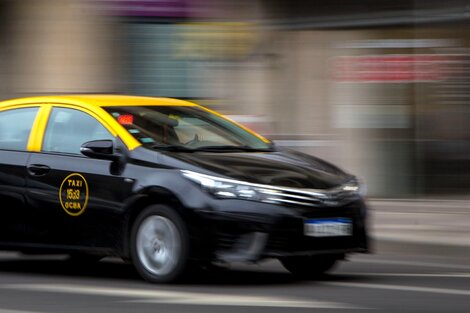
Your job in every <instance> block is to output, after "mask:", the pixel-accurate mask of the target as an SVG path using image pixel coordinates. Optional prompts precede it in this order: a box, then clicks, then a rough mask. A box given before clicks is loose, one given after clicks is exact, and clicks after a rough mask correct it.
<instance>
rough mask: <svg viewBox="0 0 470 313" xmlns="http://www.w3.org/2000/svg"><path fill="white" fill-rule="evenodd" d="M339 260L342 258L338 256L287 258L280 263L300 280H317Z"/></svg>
mask: <svg viewBox="0 0 470 313" xmlns="http://www.w3.org/2000/svg"><path fill="white" fill-rule="evenodd" d="M339 259H341V257H340V256H338V255H316V256H296V257H286V258H282V259H279V261H281V263H282V265H283V266H284V267H285V268H286V269H287V270H288V271H289V272H291V273H292V274H294V275H296V276H298V277H300V278H316V277H320V276H322V275H323V274H325V273H326V272H328V271H329V270H331V269H332V268H333V267H334V266H335V264H336V263H337V261H338V260H339Z"/></svg>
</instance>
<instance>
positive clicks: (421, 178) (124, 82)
mask: <svg viewBox="0 0 470 313" xmlns="http://www.w3.org/2000/svg"><path fill="white" fill-rule="evenodd" d="M0 9H1V15H2V17H3V18H2V19H1V22H0V23H1V25H2V28H1V29H2V30H1V31H0V48H2V49H0V56H1V57H2V58H1V60H0V82H1V84H0V92H1V96H2V98H8V97H12V96H20V95H25V94H38V93H77V92H78V93H81V92H111V93H132V94H140V95H151V96H157V95H158V96H169V97H179V98H189V99H196V100H197V101H199V102H200V103H201V104H205V105H208V106H211V107H212V108H215V109H218V110H221V111H222V112H224V113H226V114H230V115H233V117H234V118H236V119H238V120H240V121H241V122H245V123H247V124H249V126H250V127H252V128H254V129H255V130H258V131H260V132H262V133H263V134H265V135H267V136H268V137H270V138H273V139H275V140H276V141H277V142H278V144H279V145H283V146H288V147H293V148H295V149H300V150H303V151H305V152H307V153H311V154H315V155H317V156H320V157H323V158H326V159H328V160H331V161H332V162H335V163H339V164H341V165H342V166H343V167H344V168H345V169H347V170H348V171H351V172H353V173H357V174H359V176H361V177H362V178H364V180H365V181H366V182H367V183H368V186H369V188H368V189H369V191H370V194H371V195H372V196H381V197H415V196H423V195H426V196H429V195H436V196H443V195H445V196H448V195H459V196H465V195H466V190H467V188H468V187H470V162H469V161H470V160H469V157H468V156H469V155H470V154H469V153H468V152H470V126H469V125H470V94H469V91H468V90H469V88H467V87H468V84H469V80H468V77H469V76H470V68H469V67H468V64H470V63H469V62H468V60H469V59H470V57H469V48H470V36H469V34H468V32H466V29H468V27H469V26H470V23H469V21H468V16H469V15H468V14H467V13H469V12H467V13H466V10H468V8H467V6H466V5H465V3H463V2H462V1H457V0H449V1H447V2H446V3H440V2H438V1H435V0H430V1H417V0H415V1H408V0H395V1H391V0H367V1H351V2H345V1H339V0H330V1H298V0H297V1H287V0H270V1H267V0H256V1H248V0H242V1H236V0H224V1H211V0H158V1H157V0H145V1H142V0H23V1H12V0H3V1H0Z"/></svg>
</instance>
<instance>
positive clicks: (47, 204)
mask: <svg viewBox="0 0 470 313" xmlns="http://www.w3.org/2000/svg"><path fill="white" fill-rule="evenodd" d="M100 139H112V140H118V139H117V138H116V137H114V136H113V135H112V134H111V133H110V132H109V131H108V130H107V129H106V128H105V127H104V126H103V124H102V123H101V122H100V121H99V120H97V119H96V118H95V117H94V116H92V115H90V114H89V113H88V112H84V111H82V110H78V109H73V108H68V107H53V108H52V111H51V114H50V117H49V120H48V123H47V127H46V130H45V133H44V139H43V142H42V148H41V152H40V153H32V155H31V157H30V158H29V161H28V169H29V176H28V184H27V185H28V187H27V198H28V202H29V203H30V205H31V206H32V207H33V208H34V210H35V216H36V218H35V221H34V224H33V225H34V228H35V232H36V233H37V236H36V238H35V242H38V243H42V244H51V245H59V246H65V247H70V246H77V247H78V246H81V247H92V248H103V247H113V246H115V245H117V244H118V241H119V236H117V234H119V233H120V230H121V229H120V227H121V224H122V221H120V220H119V216H120V212H121V208H122V203H123V202H124V200H125V199H126V198H127V197H128V196H129V194H130V192H131V187H132V184H130V183H129V182H128V180H125V179H124V178H123V177H122V176H121V175H120V174H119V173H116V172H115V171H114V170H113V168H114V165H113V163H112V161H108V160H98V159H92V158H88V157H85V156H84V155H82V154H81V153H80V146H81V145H82V144H83V143H84V142H87V141H90V140H100Z"/></svg>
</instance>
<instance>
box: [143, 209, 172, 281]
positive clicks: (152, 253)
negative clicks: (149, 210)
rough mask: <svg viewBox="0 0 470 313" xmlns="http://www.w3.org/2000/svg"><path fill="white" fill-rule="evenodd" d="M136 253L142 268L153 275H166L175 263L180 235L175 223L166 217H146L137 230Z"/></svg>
mask: <svg viewBox="0 0 470 313" xmlns="http://www.w3.org/2000/svg"><path fill="white" fill-rule="evenodd" d="M136 244H137V255H138V257H139V260H140V262H141V263H142V265H143V266H144V268H145V269H146V270H147V271H148V272H150V273H152V274H154V275H158V276H161V275H166V274H168V273H170V272H171V271H172V270H173V269H174V268H175V267H176V265H177V263H178V259H179V257H180V254H181V237H180V234H179V232H178V229H177V228H176V225H175V224H174V223H173V222H172V221H171V220H169V219H168V218H166V217H163V216H158V215H152V216H149V217H147V218H146V219H145V220H144V221H143V222H142V223H141V225H140V227H139V230H138V232H137V242H136Z"/></svg>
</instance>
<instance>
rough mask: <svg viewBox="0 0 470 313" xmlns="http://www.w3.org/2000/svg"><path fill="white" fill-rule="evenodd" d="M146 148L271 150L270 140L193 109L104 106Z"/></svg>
mask: <svg viewBox="0 0 470 313" xmlns="http://www.w3.org/2000/svg"><path fill="white" fill-rule="evenodd" d="M103 109H105V110H106V111H107V112H108V113H110V114H111V115H112V116H113V117H114V118H115V119H116V120H117V121H118V122H119V123H120V124H121V125H122V126H124V127H125V128H126V129H127V131H128V132H129V133H130V134H131V135H132V136H134V138H136V139H137V140H138V141H139V142H140V143H142V145H144V146H146V147H149V148H153V149H166V150H175V151H176V150H178V151H197V150H213V151H229V150H234V151H236V150H244V151H251V150H266V151H268V150H271V149H272V145H271V143H270V142H269V141H267V140H265V139H264V140H263V138H262V137H261V136H258V135H256V134H254V133H251V132H249V131H247V130H245V129H243V128H242V127H240V126H238V125H236V124H234V123H232V122H230V121H229V120H226V119H225V118H223V117H220V116H218V115H216V114H213V113H211V112H209V111H206V110H204V109H202V108H199V107H195V106H194V107H193V106H119V107H104V108H103Z"/></svg>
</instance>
